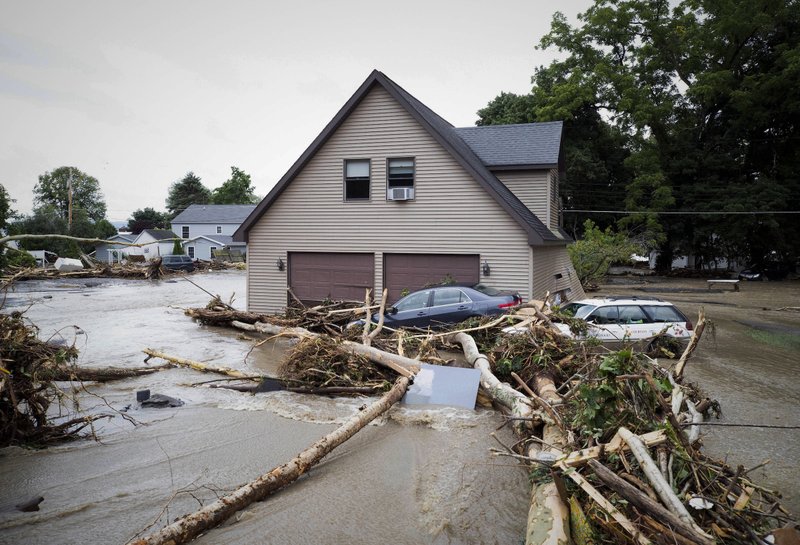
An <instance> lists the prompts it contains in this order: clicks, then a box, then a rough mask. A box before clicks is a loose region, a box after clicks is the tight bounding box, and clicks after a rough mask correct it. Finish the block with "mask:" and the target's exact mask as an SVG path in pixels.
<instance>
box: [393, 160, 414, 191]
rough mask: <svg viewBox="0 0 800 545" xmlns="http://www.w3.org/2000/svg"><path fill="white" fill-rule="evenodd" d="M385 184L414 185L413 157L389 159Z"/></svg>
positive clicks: (395, 185) (396, 185) (397, 185)
mask: <svg viewBox="0 0 800 545" xmlns="http://www.w3.org/2000/svg"><path fill="white" fill-rule="evenodd" d="M387 186H388V188H389V189H392V188H395V187H414V159H389V165H388V168H387Z"/></svg>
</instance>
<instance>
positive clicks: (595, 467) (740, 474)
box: [187, 302, 793, 545]
mask: <svg viewBox="0 0 800 545" xmlns="http://www.w3.org/2000/svg"><path fill="white" fill-rule="evenodd" d="M375 308H377V307H369V310H367V307H366V306H364V305H362V306H360V307H351V306H349V305H344V304H342V303H332V304H330V305H318V306H314V307H306V306H301V305H296V306H294V307H291V308H290V309H288V310H287V312H286V314H285V315H283V316H280V317H275V316H262V315H257V314H254V313H243V312H239V311H233V310H232V309H230V308H224V307H222V306H220V305H219V302H217V304H212V305H211V306H210V308H206V309H190V310H188V311H187V314H189V315H190V316H194V317H196V318H198V319H199V320H201V321H203V322H205V323H213V324H215V325H226V324H229V325H232V326H234V327H235V326H237V323H239V324H241V323H242V322H246V324H247V327H246V328H245V327H242V328H245V329H248V330H250V331H256V332H258V331H260V332H262V333H267V334H269V335H282V334H283V333H282V332H287V333H286V334H287V335H289V336H299V337H300V338H301V340H300V341H299V343H298V344H297V346H296V347H295V349H294V353H293V356H291V357H290V360H289V363H288V364H287V365H286V366H285V367H284V371H285V372H286V375H285V378H292V379H300V380H302V382H303V383H304V384H307V385H314V386H325V385H333V384H344V383H346V384H347V385H348V386H358V385H361V384H370V385H374V380H375V376H374V375H373V374H372V373H373V372H374V371H376V370H377V369H378V368H377V367H376V366H374V365H371V364H370V362H369V361H368V359H367V358H364V357H359V356H356V355H353V354H352V353H350V352H347V351H342V350H341V349H340V347H341V346H342V344H343V343H348V342H349V343H350V344H353V341H358V340H359V338H364V339H366V337H367V335H366V333H365V334H363V335H362V331H361V330H362V329H363V326H357V327H351V328H349V329H348V328H345V327H344V326H345V325H346V324H347V323H350V322H351V321H352V320H354V319H357V318H363V317H364V316H365V314H366V312H373V311H374V310H375ZM526 310H529V311H530V312H525V311H526ZM558 320H561V318H560V317H559V316H558V315H557V314H550V313H549V312H548V311H547V310H545V309H544V308H543V306H541V305H540V306H538V307H534V308H533V309H521V310H518V311H517V313H515V314H512V315H506V316H504V317H501V318H497V319H481V320H471V321H469V322H465V323H462V324H458V325H457V326H454V328H453V329H452V330H448V331H437V332H430V331H413V330H409V331H403V330H398V331H393V330H389V329H388V328H383V329H382V330H381V331H380V332H379V334H378V335H376V336H375V337H373V338H372V339H371V341H372V345H373V346H378V347H380V349H381V350H383V351H386V352H391V353H393V354H397V355H398V356H399V357H405V356H407V355H409V354H412V357H413V354H416V355H417V356H418V361H420V362H421V363H422V362H424V363H437V362H438V363H443V362H444V359H443V358H441V357H439V353H440V352H441V351H445V350H447V351H452V350H453V349H454V347H458V345H459V344H461V345H462V346H463V348H464V352H465V355H466V356H467V360H468V361H469V362H470V363H473V364H474V365H475V367H476V368H478V367H481V366H482V367H483V370H482V378H481V386H482V390H483V391H484V393H486V394H488V397H489V398H490V399H491V400H492V402H493V404H494V405H495V406H496V407H497V408H499V409H501V410H502V411H503V412H504V413H506V414H508V415H509V422H510V423H511V424H512V425H513V427H514V429H515V431H516V433H517V435H518V437H519V441H518V442H517V443H516V444H515V445H513V446H505V445H503V446H502V448H500V449H493V452H494V454H496V455H498V456H510V457H513V458H515V459H518V460H521V461H522V462H523V463H525V464H529V465H530V471H531V477H532V482H533V491H532V497H531V507H530V514H529V521H528V536H527V538H528V539H527V543H553V544H556V543H560V542H561V541H565V539H566V540H568V539H572V541H573V542H575V543H578V544H583V543H632V544H633V543H636V544H647V543H663V544H668V543H669V544H672V543H681V544H690V543H694V544H704V545H710V544H712V543H753V544H758V545H761V544H762V543H764V542H765V541H764V540H765V539H767V537H768V536H769V534H770V532H772V531H773V530H775V529H777V528H780V527H781V526H784V525H787V524H792V522H793V519H792V517H791V515H790V514H789V513H788V512H787V511H786V510H785V509H784V508H783V507H782V506H781V505H780V494H779V493H778V492H777V491H772V490H768V489H766V488H764V487H762V486H759V485H758V484H757V483H755V482H754V481H753V479H752V477H751V476H750V475H749V473H750V472H751V471H752V468H751V469H750V470H746V469H745V468H743V467H739V468H731V467H729V466H728V465H726V464H725V463H724V462H721V461H717V460H714V459H711V458H710V457H708V456H707V455H705V454H704V453H703V452H702V440H701V438H700V429H701V426H702V425H703V424H708V422H706V419H707V418H708V417H709V416H710V415H712V414H716V415H717V416H719V406H718V405H717V404H716V402H713V401H711V400H709V399H707V398H706V397H705V396H704V395H703V393H702V392H701V391H700V390H699V389H697V388H696V387H694V386H693V385H691V384H688V383H685V382H684V379H683V369H684V368H685V365H686V362H687V360H688V359H689V358H690V357H691V353H692V351H693V350H694V348H695V347H696V346H697V342H698V341H699V338H700V335H702V331H703V326H704V324H705V318H704V316H703V315H702V314H701V316H700V319H699V320H698V324H697V327H696V329H695V337H694V338H693V339H692V342H691V343H690V345H689V347H688V348H687V349H686V351H685V352H684V354H683V356H682V357H681V359H680V360H679V361H678V362H677V364H676V365H675V366H674V367H670V368H665V367H662V366H661V365H659V361H658V360H654V359H652V358H650V357H648V356H647V355H645V354H642V353H638V352H635V351H634V350H633V349H632V348H624V349H622V350H619V351H615V352H612V351H608V350H603V349H600V348H598V347H592V346H588V345H586V344H581V343H578V342H575V341H572V340H570V339H567V338H566V337H564V336H563V335H561V334H560V332H559V331H558V330H557V329H556V328H555V327H553V324H552V321H558ZM510 325H514V326H515V327H514V332H513V333H507V332H506V333H504V332H503V328H507V327H508V326H510ZM281 328H283V329H281ZM298 328H304V329H298ZM308 330H312V331H314V333H313V334H311V335H312V336H304V335H305V334H303V333H298V331H305V332H306V333H308ZM467 333H469V335H467ZM473 339H474V340H473ZM262 342H263V341H262ZM470 343H471V346H472V348H470ZM348 350H349V349H348ZM420 354H421V356H420ZM672 363H675V362H674V361H672ZM380 373H381V374H382V375H381V376H382V378H383V380H385V381H386V382H385V384H386V385H387V386H388V385H389V384H390V380H391V378H390V375H389V374H387V371H386V370H383V369H381V370H380ZM502 381H506V382H505V383H503V382H502ZM510 384H513V385H514V386H515V389H512V388H511V386H510ZM509 390H511V391H510V392H509ZM776 535H777V534H776ZM770 539H771V538H770ZM559 540H561V541H559Z"/></svg>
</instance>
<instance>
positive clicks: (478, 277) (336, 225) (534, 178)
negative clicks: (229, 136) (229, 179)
mask: <svg viewBox="0 0 800 545" xmlns="http://www.w3.org/2000/svg"><path fill="white" fill-rule="evenodd" d="M561 131H562V124H561V123H560V122H554V123H531V124H525V125H506V126H490V127H467V128H455V127H453V126H452V125H450V124H449V123H448V122H446V121H445V120H444V119H442V118H441V117H439V116H438V115H436V114H435V113H434V112H433V111H432V110H430V109H429V108H428V107H426V106H425V105H424V104H422V103H421V102H419V101H418V100H417V99H415V98H414V97H413V96H411V95H410V94H409V93H408V92H406V91H405V90H404V89H402V88H401V87H400V86H398V85H397V84H396V83H394V82H393V81H392V80H390V79H389V78H387V77H386V76H385V75H384V74H382V73H381V72H378V71H377V70H376V71H374V72H372V74H370V76H369V77H368V78H367V79H366V81H365V82H364V83H363V84H362V85H361V86H360V87H359V88H358V90H357V91H356V92H355V94H354V95H353V96H352V97H351V98H350V100H348V101H347V103H346V104H345V105H344V106H343V107H342V109H341V110H340V111H339V113H338V114H336V116H335V117H334V118H333V120H331V122H330V123H328V125H327V126H326V127H325V129H324V130H323V131H322V133H321V134H320V135H319V136H317V138H316V139H315V140H314V142H312V143H311V145H310V146H309V148H308V149H307V150H306V151H305V152H304V153H303V155H302V156H300V158H299V159H298V160H297V161H296V162H295V164H294V165H293V166H292V167H291V168H290V169H289V171H288V172H287V173H286V174H285V175H284V176H283V178H281V180H280V181H279V182H278V183H277V184H276V186H275V187H274V188H273V189H272V191H270V193H269V194H268V195H267V196H266V197H265V198H264V200H263V201H261V203H260V204H259V205H258V206H257V207H256V209H255V210H254V211H253V212H252V213H251V214H250V216H249V217H248V218H247V219H246V220H245V221H244V223H242V225H241V227H240V228H239V229H238V230H237V231H236V233H235V234H234V240H240V241H242V242H247V244H248V249H249V250H248V271H247V301H248V308H249V310H251V311H257V312H279V311H280V310H281V309H282V308H283V307H285V306H286V304H287V288H289V287H291V289H292V291H293V292H294V293H295V294H296V295H297V296H298V297H299V298H300V299H303V300H308V301H319V300H323V299H325V298H331V299H350V300H363V298H364V291H365V288H371V289H374V290H375V293H380V292H381V291H382V290H383V288H384V287H386V288H388V289H389V293H390V295H389V299H390V301H395V300H396V299H397V298H398V297H399V296H400V294H401V293H403V292H404V291H406V290H408V291H413V290H415V289H419V288H421V287H423V286H425V285H427V284H432V283H439V282H442V281H449V280H455V281H457V282H463V283H476V282H482V283H485V284H488V285H490V286H492V287H495V288H499V289H507V290H514V291H518V292H519V293H520V295H522V297H523V298H524V299H525V300H528V299H531V298H543V297H544V296H545V294H546V293H548V292H549V293H551V294H557V296H558V297H560V298H561V299H574V298H577V297H583V295H584V294H583V290H582V288H581V286H580V283H579V282H578V278H577V275H576V274H575V271H574V269H573V268H572V265H571V263H570V260H569V257H568V255H567V251H566V245H567V244H568V243H569V242H570V238H569V237H568V236H567V235H566V234H565V233H564V232H563V231H562V230H561V229H560V227H559V197H558V177H559V172H561V171H563V159H562V153H561Z"/></svg>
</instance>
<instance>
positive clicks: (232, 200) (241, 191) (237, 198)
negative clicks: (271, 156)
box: [211, 167, 259, 204]
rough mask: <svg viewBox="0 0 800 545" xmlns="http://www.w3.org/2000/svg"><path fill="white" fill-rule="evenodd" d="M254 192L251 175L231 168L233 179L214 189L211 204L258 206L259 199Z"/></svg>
mask: <svg viewBox="0 0 800 545" xmlns="http://www.w3.org/2000/svg"><path fill="white" fill-rule="evenodd" d="M254 191H255V188H254V187H253V182H252V181H251V180H250V175H249V174H247V173H246V172H244V171H243V170H240V169H238V168H236V167H231V177H230V178H229V179H228V180H226V181H225V182H224V183H223V184H222V185H221V186H219V187H218V188H216V189H214V191H213V193H212V197H211V202H212V203H213V204H256V203H257V202H258V200H259V199H258V197H256V195H255V193H254Z"/></svg>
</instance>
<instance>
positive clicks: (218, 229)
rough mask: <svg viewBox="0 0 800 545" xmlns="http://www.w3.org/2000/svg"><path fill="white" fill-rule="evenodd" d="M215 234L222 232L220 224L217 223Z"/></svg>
mask: <svg viewBox="0 0 800 545" xmlns="http://www.w3.org/2000/svg"><path fill="white" fill-rule="evenodd" d="M217 234H218V235H221V234H222V225H217Z"/></svg>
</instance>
